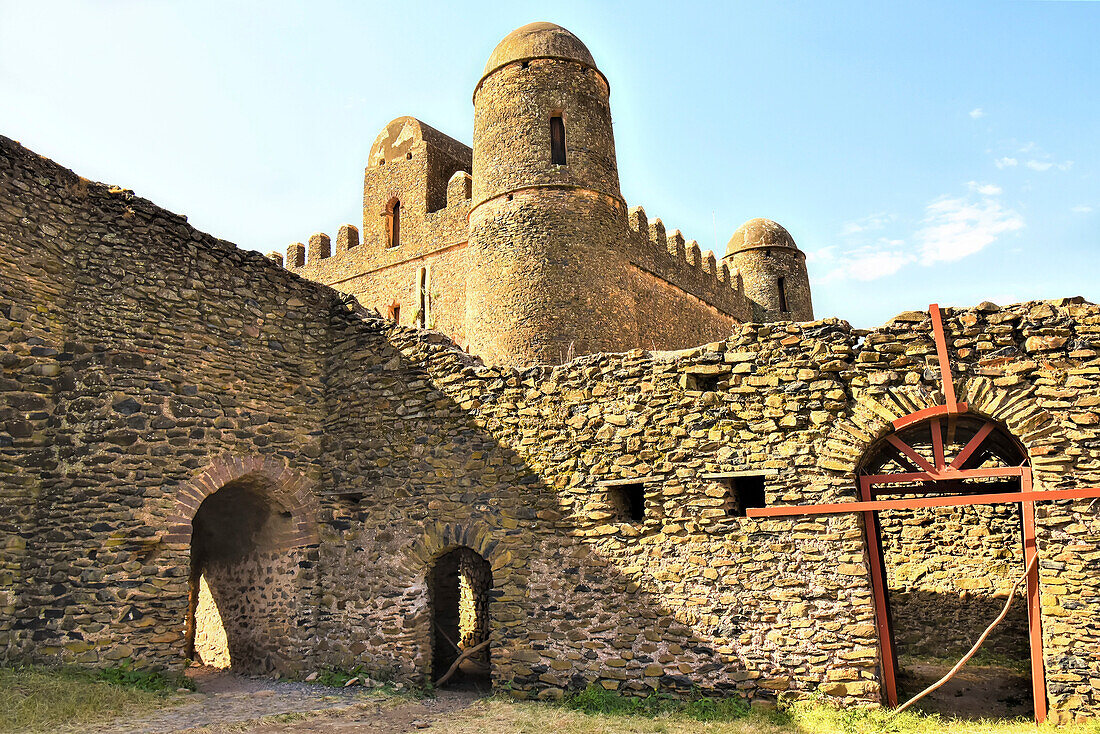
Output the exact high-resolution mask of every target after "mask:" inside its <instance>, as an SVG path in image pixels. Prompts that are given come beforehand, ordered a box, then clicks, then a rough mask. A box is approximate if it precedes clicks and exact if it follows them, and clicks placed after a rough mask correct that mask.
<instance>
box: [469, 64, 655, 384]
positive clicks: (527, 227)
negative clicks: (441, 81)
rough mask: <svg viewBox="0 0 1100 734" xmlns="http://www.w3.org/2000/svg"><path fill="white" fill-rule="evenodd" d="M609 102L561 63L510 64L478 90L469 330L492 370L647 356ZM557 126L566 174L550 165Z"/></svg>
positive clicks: (591, 80) (592, 78)
mask: <svg viewBox="0 0 1100 734" xmlns="http://www.w3.org/2000/svg"><path fill="white" fill-rule="evenodd" d="M608 94H609V89H608V86H607V82H606V80H605V79H604V78H603V75H602V74H600V73H599V72H598V71H597V70H595V69H594V68H592V67H591V66H589V65H587V64H585V63H581V62H578V61H570V60H564V59H558V58H553V59H549V58H543V59H540V58H535V59H521V60H517V61H513V62H510V63H507V64H505V65H503V66H501V67H499V68H497V69H495V70H490V71H489V73H488V75H487V76H486V77H484V78H483V79H482V80H481V82H480V83H479V85H478V87H477V89H476V90H475V93H474V155H473V158H474V180H473V204H472V206H471V213H470V232H469V235H470V239H469V243H470V244H469V257H470V259H471V268H470V272H469V280H468V287H467V294H466V323H467V326H468V338H469V343H470V350H471V351H472V352H474V353H476V354H479V355H481V356H482V357H483V358H484V359H485V360H486V361H487V362H490V363H506V364H523V363H527V362H542V363H556V362H561V361H563V360H565V359H567V358H569V357H570V356H572V355H574V354H586V353H590V352H599V351H623V350H626V349H630V348H633V347H635V346H637V345H638V335H637V325H636V322H635V318H634V313H635V310H634V304H633V297H632V294H631V292H630V288H629V286H628V283H627V265H628V259H627V256H626V254H625V253H624V251H623V247H622V243H623V242H624V241H625V240H626V238H627V235H628V226H627V220H626V208H625V205H624V204H623V202H622V198H621V196H620V194H619V180H618V169H617V167H616V163H615V142H614V137H613V133H612V129H611V110H610V106H609V103H608ZM555 114H560V115H561V116H562V119H563V121H564V127H565V140H566V164H565V165H557V164H553V163H552V162H551V141H550V118H551V117H552V116H553V115H555ZM474 324H476V329H475V328H471V325H474Z"/></svg>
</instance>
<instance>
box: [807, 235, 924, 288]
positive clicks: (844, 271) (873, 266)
mask: <svg viewBox="0 0 1100 734" xmlns="http://www.w3.org/2000/svg"><path fill="white" fill-rule="evenodd" d="M915 259H916V258H915V257H914V256H913V254H912V252H911V251H910V250H909V249H908V248H906V246H905V242H904V241H903V240H894V239H888V238H886V237H880V238H878V239H877V240H875V241H874V242H873V243H871V244H867V245H861V246H859V247H853V248H849V249H846V250H843V251H838V250H837V247H836V246H835V245H831V246H829V247H823V248H821V249H820V250H817V251H816V252H813V253H811V254H810V255H808V256H807V258H806V260H807V261H808V262H810V263H813V264H814V265H816V266H818V267H819V268H820V269H821V270H822V271H823V272H824V275H822V276H821V277H820V278H819V280H820V281H822V282H831V281H837V280H860V281H868V280H877V279H878V278H883V277H885V276H887V275H893V274H894V273H896V272H897V271H899V270H901V269H902V268H903V267H905V266H906V265H909V264H910V263H912V262H913V261H914V260H915Z"/></svg>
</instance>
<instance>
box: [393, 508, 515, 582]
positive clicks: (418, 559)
mask: <svg viewBox="0 0 1100 734" xmlns="http://www.w3.org/2000/svg"><path fill="white" fill-rule="evenodd" d="M461 547H466V548H469V549H470V550H472V551H474V552H475V553H477V554H478V555H480V556H481V557H482V558H484V559H485V560H487V561H489V563H490V564H491V565H492V567H493V572H494V573H496V572H497V569H499V568H502V567H505V566H507V565H509V564H508V561H509V560H511V559H510V558H509V557H507V556H506V555H504V554H500V553H495V551H496V550H497V541H496V540H495V539H494V538H493V536H492V532H491V531H490V530H489V528H487V527H485V526H483V525H480V524H474V525H460V524H457V523H443V522H430V523H426V524H425V526H424V529H423V531H422V532H421V535H420V537H419V538H414V539H413V541H412V542H411V543H410V544H409V545H408V546H406V547H405V552H404V553H403V554H402V557H401V559H400V561H399V563H400V565H401V566H402V567H403V568H404V569H405V570H407V571H409V572H411V573H412V574H414V575H416V576H420V577H423V575H424V574H425V573H426V572H427V571H428V570H430V569H431V567H432V564H433V563H434V562H435V560H436V559H437V558H439V557H440V556H442V555H443V554H444V553H447V552H449V551H452V550H454V549H455V548H461Z"/></svg>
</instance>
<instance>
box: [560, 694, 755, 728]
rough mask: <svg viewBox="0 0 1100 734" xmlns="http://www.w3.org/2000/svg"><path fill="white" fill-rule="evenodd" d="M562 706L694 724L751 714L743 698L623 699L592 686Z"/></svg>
mask: <svg viewBox="0 0 1100 734" xmlns="http://www.w3.org/2000/svg"><path fill="white" fill-rule="evenodd" d="M560 705H561V706H563V707H564V708H567V709H572V710H574V711H580V712H582V713H585V714H590V715H591V714H605V715H609V716H648V717H651V718H653V717H657V716H669V715H677V716H683V717H686V718H688V719H692V720H694V721H734V720H737V719H744V718H746V717H747V716H748V715H749V713H750V711H751V710H750V708H749V705H748V703H747V702H745V701H744V700H742V699H739V698H710V697H707V696H704V695H702V694H701V693H699V692H696V693H695V694H694V695H692V696H689V697H687V698H672V697H671V696H668V695H665V694H662V693H651V694H650V695H648V696H644V697H641V696H621V695H619V694H617V693H614V692H612V691H608V690H606V689H605V688H603V687H602V686H589V687H588V688H586V689H584V690H583V691H580V692H578V693H572V694H569V695H567V696H565V697H564V698H563V699H562V700H561V703H560Z"/></svg>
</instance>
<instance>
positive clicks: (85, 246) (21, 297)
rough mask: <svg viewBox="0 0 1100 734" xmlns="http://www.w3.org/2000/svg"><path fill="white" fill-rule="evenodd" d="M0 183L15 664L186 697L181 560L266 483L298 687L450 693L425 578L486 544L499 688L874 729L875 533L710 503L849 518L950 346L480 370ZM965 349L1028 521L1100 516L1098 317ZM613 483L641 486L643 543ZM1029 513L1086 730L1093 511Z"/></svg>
mask: <svg viewBox="0 0 1100 734" xmlns="http://www.w3.org/2000/svg"><path fill="white" fill-rule="evenodd" d="M0 153H2V155H0V178H2V180H0V184H2V185H0V190H2V191H4V192H5V195H4V198H3V200H2V201H0V247H2V252H3V255H4V257H2V258H0V268H2V275H3V277H2V278H0V287H2V288H3V291H2V292H0V298H2V299H3V300H2V302H0V314H2V315H3V317H4V318H3V319H0V329H2V330H3V332H4V333H5V334H6V335H7V338H6V341H5V344H4V352H3V355H2V359H0V366H2V367H3V374H2V379H3V381H2V382H0V401H2V404H3V406H4V407H3V411H4V412H3V414H2V415H0V420H2V431H0V448H2V449H3V456H4V458H5V461H6V462H8V466H10V467H12V470H11V471H8V472H6V475H5V480H4V482H3V492H4V495H3V496H2V501H3V503H4V506H3V508H0V509H2V510H3V511H2V512H0V523H3V524H2V525H0V532H2V533H3V545H2V547H3V548H4V551H3V555H2V558H0V563H2V568H3V571H4V576H3V577H2V581H3V585H2V586H0V593H2V595H3V599H2V603H3V607H4V608H5V609H10V610H12V612H11V614H5V616H3V617H2V618H0V643H2V645H3V647H2V648H0V649H2V650H3V653H2V654H3V657H4V659H5V660H16V659H24V658H31V659H37V660H43V659H48V660H63V661H69V662H79V663H84V664H90V665H104V664H108V663H110V662H111V661H114V660H118V659H121V658H126V657H132V658H134V659H135V660H136V661H138V663H139V664H143V665H171V666H179V665H181V664H182V655H183V651H184V643H185V639H184V635H183V628H184V620H185V616H186V609H187V605H188V576H189V553H188V546H187V543H186V534H185V533H184V530H185V529H186V528H187V527H188V522H189V519H190V517H191V514H193V512H194V510H196V509H197V508H198V507H199V505H200V503H201V502H202V501H204V499H203V498H204V497H207V496H210V493H211V492H215V491H216V489H217V488H218V487H220V486H222V485H223V484H225V483H226V482H228V481H233V480H235V479H237V478H239V477H242V476H253V475H255V474H257V473H259V474H263V475H264V476H265V477H267V478H268V479H269V480H270V481H269V483H268V484H267V485H265V486H269V487H271V488H273V489H271V490H270V491H271V492H277V493H280V498H279V502H278V503H276V504H278V506H279V507H280V508H283V509H284V510H285V511H286V512H287V513H288V514H289V517H288V518H287V519H288V520H289V522H288V524H287V529H286V531H285V533H286V538H285V540H286V543H285V544H284V545H280V546H278V548H277V549H276V550H279V551H281V552H280V554H279V558H281V559H282V560H281V561H279V563H278V564H275V563H274V561H272V565H271V566H270V568H271V570H272V571H273V572H275V575H277V577H278V580H277V581H276V582H274V583H273V584H271V587H270V589H265V593H270V594H274V596H270V597H268V599H270V603H272V604H274V605H276V607H277V608H278V609H280V610H285V615H286V619H285V625H283V626H281V627H278V626H277V627H275V628H274V629H273V630H272V631H271V632H270V633H269V636H268V637H267V639H265V640H263V642H265V643H267V644H269V645H270V648H269V649H272V650H274V651H275V652H276V654H273V655H271V656H270V657H269V659H270V660H271V661H272V663H273V665H274V666H276V667H277V668H278V669H281V670H282V671H283V672H286V673H294V672H304V671H306V670H309V669H313V668H315V667H316V666H320V665H322V664H330V665H338V666H341V667H353V666H354V665H356V664H363V665H365V666H367V667H368V669H370V670H371V671H372V672H374V673H376V674H379V675H382V674H391V675H394V676H396V677H397V678H398V679H399V680H405V681H423V680H425V679H426V678H427V677H428V675H429V671H430V670H431V656H432V637H433V632H432V630H431V626H430V609H429V604H428V590H427V585H426V579H427V574H428V571H429V569H430V568H431V565H432V563H433V560H434V559H435V558H437V557H438V556H439V555H441V554H442V553H444V552H446V551H448V550H451V549H453V548H455V547H458V546H465V547H468V548H470V549H471V550H473V551H474V552H476V553H478V554H479V555H481V556H482V557H484V558H486V559H487V560H488V561H489V563H490V564H491V567H492V575H493V584H494V589H493V591H492V594H491V596H490V601H489V610H490V617H491V620H490V630H491V634H492V644H491V658H490V659H491V664H492V676H493V680H494V682H495V684H496V685H498V686H506V685H507V686H511V687H512V688H513V689H514V690H516V691H518V692H519V693H520V694H521V695H540V696H547V697H552V696H556V695H560V693H561V690H562V689H563V688H566V687H576V686H581V685H585V684H587V683H589V682H595V683H597V684H599V685H603V686H605V687H607V688H612V689H615V690H621V691H626V692H641V693H644V692H646V691H650V690H653V689H661V690H667V691H672V692H675V691H681V692H685V691H688V690H690V689H691V688H692V687H693V686H699V687H701V688H702V689H704V690H707V691H712V692H716V693H726V694H729V695H744V696H750V697H758V696H772V695H775V694H776V693H778V692H783V691H788V692H791V693H792V694H798V695H802V694H809V693H813V692H822V693H824V694H826V695H829V696H834V697H836V698H837V699H838V700H842V701H848V702H870V701H874V700H877V696H878V693H879V682H880V678H879V672H878V663H879V661H878V649H877V644H876V628H875V620H874V613H873V608H872V604H871V595H870V585H869V580H868V567H867V559H866V549H865V543H864V540H863V533H862V528H861V521H860V519H859V518H858V517H857V516H854V515H836V516H815V517H803V518H797V519H772V520H750V519H747V518H744V517H739V516H737V515H736V514H732V515H731V514H730V513H729V510H728V508H729V507H731V506H736V505H737V504H738V503H737V502H736V501H735V498H734V497H731V495H730V488H729V486H728V484H727V482H726V480H723V479H719V478H714V477H713V475H714V474H725V473H729V472H736V471H744V470H752V471H767V472H768V477H767V478H766V480H765V482H766V486H765V495H766V501H767V502H768V503H769V504H798V503H804V504H809V503H816V502H834V501H842V500H848V499H853V498H854V496H855V471H856V468H857V466H858V465H859V461H860V459H861V457H862V456H863V455H864V454H865V453H866V452H867V451H868V450H869V449H870V448H871V447H872V445H873V444H874V443H875V441H876V440H877V439H878V438H880V437H881V436H883V435H885V433H886V432H887V431H888V430H889V422H890V421H891V420H892V419H894V418H896V417H900V416H901V415H904V414H906V413H909V412H911V411H913V410H916V409H919V408H922V407H925V406H927V405H930V404H932V402H933V401H934V400H935V399H936V397H937V396H936V392H937V390H938V370H935V369H931V367H932V364H933V361H934V355H935V348H934V345H933V343H932V339H931V329H930V322H929V319H928V316H927V314H925V313H922V312H915V313H908V314H902V315H900V316H899V317H898V318H896V319H895V320H893V321H891V322H890V323H889V324H887V325H885V326H883V327H881V328H879V329H876V330H874V331H872V332H870V333H867V332H861V331H858V330H853V329H851V328H850V327H849V326H848V325H847V324H846V323H844V322H840V321H835V320H823V321H817V322H810V323H804V324H790V323H785V324H771V325H759V324H747V325H742V326H738V327H737V328H736V330H735V332H734V333H733V334H732V335H731V336H730V337H729V338H727V339H726V340H723V341H719V342H716V343H712V344H709V345H708V346H706V347H699V348H696V349H692V350H686V351H683V352H679V353H666V354H662V355H653V354H649V353H647V352H645V351H642V350H635V351H632V352H628V353H625V354H594V355H590V356H587V357H582V358H579V359H576V360H573V361H571V362H569V363H568V364H564V365H561V366H559V367H554V368H551V367H538V368H529V369H524V370H518V369H511V368H504V367H485V366H483V365H481V364H480V363H478V361H477V360H475V359H473V358H471V357H470V356H469V355H467V354H465V353H463V352H462V351H461V350H459V349H457V348H456V347H455V346H454V345H453V344H451V343H450V341H449V340H448V339H446V338H445V337H443V336H442V335H439V334H434V333H430V332H422V331H417V330H413V329H408V328H405V327H402V326H398V325H394V324H392V323H390V322H387V321H385V320H383V319H377V318H373V317H371V316H370V315H368V314H367V313H365V312H364V311H361V310H360V311H356V310H354V309H352V308H349V307H348V306H345V305H344V304H343V303H341V302H340V300H339V299H338V298H337V297H336V295H335V294H334V293H333V292H332V291H330V290H328V289H326V288H324V287H321V286H318V285H315V284H312V283H309V282H306V281H304V280H303V279H300V278H298V277H296V276H294V275H293V274H290V273H287V272H286V271H285V270H282V269H280V268H278V267H277V266H275V265H274V264H273V263H271V262H269V261H267V260H266V259H263V258H261V257H259V256H257V255H253V254H251V253H246V252H241V251H238V250H236V249H235V248H233V247H232V246H231V245H229V244H228V243H224V242H221V241H219V240H216V239H214V238H211V237H209V236H207V235H203V234H202V233H199V232H196V231H195V230H193V229H191V228H190V227H188V226H187V225H186V224H185V223H184V221H183V220H182V219H181V218H179V217H175V216H174V215H171V214H169V213H167V212H163V211H162V210H159V209H156V208H155V207H153V206H152V205H151V204H149V203H148V202H145V201H143V200H140V199H137V198H131V197H130V195H129V194H128V193H126V192H122V191H120V190H115V191H114V192H112V190H109V189H107V188H106V187H103V186H101V185H98V184H89V183H87V182H84V181H82V180H81V179H79V178H77V177H76V176H74V175H73V174H71V173H69V172H67V171H64V170H63V169H60V168H59V167H57V166H56V165H55V164H53V163H50V162H48V161H45V160H43V159H40V158H38V157H36V156H34V155H33V154H30V153H28V152H27V151H25V150H23V149H21V148H19V147H18V146H17V145H15V144H13V143H11V142H10V141H8V140H6V139H0ZM7 192H11V193H10V194H9V193H7ZM945 328H946V330H947V332H948V334H949V335H950V340H949V343H950V344H951V350H952V367H953V369H954V370H955V371H956V375H957V377H958V390H959V397H960V399H961V400H963V401H965V402H967V403H968V404H969V405H970V406H971V409H972V411H974V412H976V413H978V414H981V415H986V416H988V417H990V418H992V419H994V420H996V421H998V422H999V423H1001V424H1003V425H1004V426H1005V428H1006V430H1007V431H1009V432H1010V433H1011V434H1012V435H1014V436H1015V437H1016V438H1017V439H1019V440H1020V442H1021V443H1022V444H1023V446H1025V447H1026V449H1027V451H1028V455H1029V456H1030V458H1031V461H1032V465H1033V468H1034V473H1035V483H1036V488H1037V489H1050V488H1061V487H1071V486H1089V485H1095V484H1100V428H1098V424H1100V399H1098V398H1097V395H1098V394H1100V390H1098V388H1100V352H1098V350H1097V348H1096V346H1095V345H1096V343H1097V339H1098V338H1100V337H1098V336H1097V335H1098V334H1100V308H1098V307H1097V306H1094V305H1091V304H1079V303H1075V302H1071V301H1063V302H1054V303H1031V304H1021V305H1018V306H1013V307H1011V308H1006V309H999V310H998V309H994V308H989V307H980V308H978V309H969V310H951V311H949V312H948V318H947V319H946V321H945ZM9 476H10V477H13V478H12V479H10V480H9V479H8V478H7V477H9ZM608 482H611V483H612V484H608ZM623 482H628V483H629V482H641V483H643V485H644V486H643V489H642V497H643V501H644V508H643V509H644V512H643V517H642V519H641V520H639V521H634V520H632V519H631V518H630V517H629V516H624V515H623V514H622V508H623V506H624V503H623V498H622V497H621V496H619V493H620V492H622V491H623V490H622V487H623V484H622V483H623ZM1037 514H1038V519H1037V522H1038V526H1039V540H1038V543H1039V552H1040V555H1041V558H1042V564H1041V567H1040V576H1041V595H1042V596H1041V601H1042V609H1043V626H1044V627H1043V631H1044V637H1045V653H1046V665H1047V669H1048V694H1049V696H1050V699H1051V703H1052V705H1053V706H1054V707H1055V709H1056V710H1057V711H1058V712H1062V713H1064V715H1066V716H1069V715H1076V714H1086V713H1091V714H1093V715H1095V714H1096V713H1098V711H1100V709H1098V705H1100V688H1098V687H1097V684H1096V682H1095V681H1097V680H1100V668H1098V665H1100V663H1098V662H1097V659H1096V657H1095V656H1093V655H1090V654H1089V651H1091V650H1095V649H1097V647H1098V645H1100V587H1098V585H1097V584H1098V583H1100V582H1098V579H1100V551H1098V550H1097V544H1098V543H1100V536H1098V527H1097V526H1098V524H1100V519H1098V518H1097V511H1096V508H1095V507H1094V508H1091V509H1090V508H1089V503H1088V501H1087V500H1085V501H1075V502H1060V503H1042V504H1040V505H1039V510H1038V513H1037ZM10 518H14V520H12V519H10ZM279 564H281V566H280V565H279ZM280 568H281V569H282V570H281V571H280ZM261 601H262V603H263V604H267V603H268V601H265V600H260V599H257V600H251V599H249V598H247V597H242V598H241V599H240V603H241V604H258V603H260V602H261ZM295 610H296V611H295ZM223 621H224V620H223ZM226 624H227V631H229V630H232V628H233V622H232V620H228V621H226ZM230 644H231V647H232V641H231V642H230ZM256 644H259V641H256ZM1062 713H1060V715H1062Z"/></svg>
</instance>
